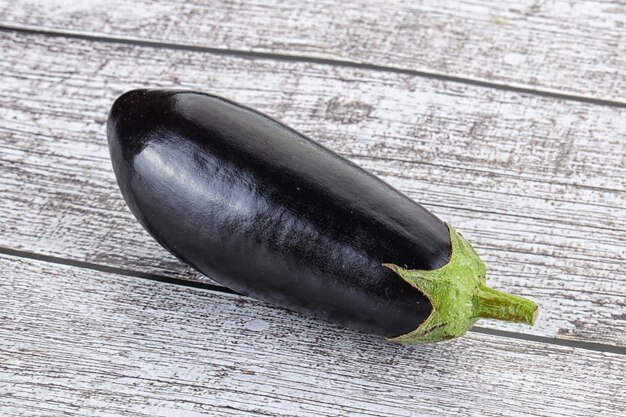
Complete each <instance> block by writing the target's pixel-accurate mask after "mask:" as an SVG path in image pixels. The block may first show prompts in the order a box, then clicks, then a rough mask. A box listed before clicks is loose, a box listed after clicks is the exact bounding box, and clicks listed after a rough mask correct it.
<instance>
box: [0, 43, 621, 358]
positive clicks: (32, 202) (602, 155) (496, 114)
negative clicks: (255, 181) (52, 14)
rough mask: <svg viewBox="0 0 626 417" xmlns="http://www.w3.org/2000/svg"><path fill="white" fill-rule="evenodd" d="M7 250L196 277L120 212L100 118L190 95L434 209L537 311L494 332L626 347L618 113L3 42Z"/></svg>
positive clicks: (439, 85) (1, 148) (233, 61)
mask: <svg viewBox="0 0 626 417" xmlns="http://www.w3.org/2000/svg"><path fill="white" fill-rule="evenodd" d="M0 54H1V55H2V56H3V57H4V59H3V60H2V61H0V107H2V108H3V111H2V112H1V113H0V152H1V153H0V155H1V156H0V171H1V175H0V193H1V194H0V218H2V219H3V221H2V222H1V223H0V246H3V247H6V248H13V249H21V250H26V251H32V252H37V253H42V254H47V255H54V256H60V257H64V258H68V259H77V260H81V261H88V262H92V263H96V264H101V265H110V266H116V267H123V268H129V269H134V270H139V271H143V272H150V273H157V274H165V275H176V276H181V277H183V278H186V279H202V278H201V277H200V276H199V275H198V274H194V273H192V272H190V271H189V270H188V269H187V268H185V267H183V266H182V265H181V264H180V263H179V262H177V261H176V260H174V259H173V258H172V257H171V256H169V255H167V254H166V253H165V251H164V250H162V249H161V248H160V247H159V246H158V245H157V244H156V243H155V242H153V241H152V240H151V239H150V238H149V236H147V234H146V233H144V232H143V231H142V230H141V227H140V226H139V225H138V224H137V223H136V221H135V220H134V218H133V217H132V215H131V214H130V213H129V211H128V210H127V209H126V207H125V205H124V202H123V200H122V198H121V197H120V195H119V191H118V190H117V186H116V184H115V179H114V177H113V175H112V172H111V168H110V162H109V159H108V152H107V149H106V140H105V129H104V123H105V119H106V114H107V111H108V107H109V106H110V104H111V102H112V100H113V99H114V97H115V96H116V95H117V94H119V93H121V92H122V91H124V90H126V89H128V88H132V87H137V86H146V85H147V86H165V87H172V86H183V87H186V88H198V89H205V90H210V91H213V92H215V93H219V94H223V95H226V96H228V97H231V98H233V99H236V100H239V101H242V102H244V103H247V104H249V105H252V106H254V107H257V108H259V109H261V110H263V111H265V112H267V113H269V114H270V115H273V116H276V117H279V118H280V119H282V120H284V121H285V122H287V123H289V124H291V125H292V126H294V127H296V128H298V129H300V130H302V131H304V132H305V133H307V134H310V135H311V136H312V137H314V138H316V139H319V141H320V142H321V143H323V144H324V145H326V146H328V147H330V148H331V149H333V150H335V151H337V152H339V153H341V154H343V155H345V156H347V157H349V158H350V159H352V160H353V161H355V162H357V163H359V164H360V165H362V166H364V167H365V168H367V169H369V170H371V171H373V172H375V173H377V174H379V175H381V176H382V177H383V178H385V179H386V180H387V181H389V182H390V183H391V184H393V185H394V186H396V187H398V188H399V189H401V190H403V191H405V192H406V193H407V194H408V195H409V196H411V197H412V198H415V199H416V200H418V201H421V202H423V203H425V205H427V206H428V207H429V208H431V209H432V210H433V211H434V212H435V213H437V214H438V215H440V216H441V217H443V218H444V219H446V220H448V221H450V222H451V223H452V224H454V225H455V226H456V227H457V228H458V229H459V230H461V231H462V232H464V233H465V235H466V236H468V238H469V239H470V240H471V241H472V242H474V243H475V244H476V246H477V248H478V250H479V252H480V254H481V255H482V256H483V257H484V258H485V260H486V261H487V263H488V265H489V276H490V280H491V284H492V285H493V286H494V287H497V288H500V289H502V290H506V291H510V292H514V293H518V294H521V295H525V296H529V297H531V298H533V299H535V300H536V301H538V302H539V303H540V304H541V306H542V313H541V315H540V318H539V322H538V324H537V326H536V327H535V328H533V329H528V328H526V327H521V326H515V325H509V324H501V323H486V322H484V323H483V325H489V326H491V327H495V328H499V329H509V330H515V331H520V332H533V333H534V334H539V335H545V336H556V337H562V338H570V339H575V340H586V341H593V342H602V343H608V344H613V345H618V346H624V345H626V332H625V331H624V329H625V328H626V320H625V319H624V316H623V311H624V309H625V308H626V305H625V303H626V282H625V277H624V271H623V265H624V259H625V257H626V256H625V254H626V192H625V189H626V164H625V158H626V143H625V142H624V141H623V138H624V137H625V136H626V122H625V120H626V118H625V117H624V116H625V114H626V110H623V109H616V108H602V107H599V106H591V105H585V104H582V103H576V102H567V101H559V100H553V99H548V98H541V97H537V96H532V95H523V94H518V93H512V92H506V91H495V90H488V89H482V88H479V87H472V86H464V85H459V84H455V83H447V82H443V81H437V80H425V79H423V78H420V77H412V76H406V75H398V74H390V73H381V72H374V71H366V70H355V69H351V68H335V67H329V66H325V65H317V64H311V63H296V62H275V61H271V60H258V59H255V60H253V59H243V58H237V57H224V56H215V55H211V54H207V53H198V52H189V51H171V50H158V49H152V48H144V47H136V46H120V45H113V44H102V43H96V42H87V41H78V40H66V39H61V38H56V39H50V38H46V37H41V36H25V35H15V34H13V35H8V34H5V35H4V36H3V38H2V40H0Z"/></svg>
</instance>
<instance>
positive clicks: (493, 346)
mask: <svg viewBox="0 0 626 417" xmlns="http://www.w3.org/2000/svg"><path fill="white" fill-rule="evenodd" d="M0 268H1V269H2V270H3V271H4V272H3V277H2V280H1V281H0V290H1V291H0V305H2V307H3V308H2V312H1V313H0V414H1V415H2V416H3V417H13V416H21V417H23V416H42V415H45V416H49V417H54V416H65V415H72V416H89V417H94V416H120V415H124V416H127V415H133V416H135V415H136V416H151V417H152V416H177V417H178V416H194V417H195V416H198V417H199V416H223V415H237V416H243V415H253V416H259V415H272V416H293V415H297V416H302V417H305V416H316V417H317V416H357V415H358V416H415V415H420V416H458V415H464V416H487V417H489V416H503V415H506V416H524V417H527V416H548V415H549V416H554V417H558V416H584V417H587V416H604V417H609V416H622V415H623V411H624V407H626V390H624V383H625V382H624V375H625V374H626V356H623V355H617V354H609V353H600V352H594V351H589V350H583V349H573V348H568V347H559V346H554V345H549V344H543V343H537V342H528V341H524V340H515V339H509V338H500V337H496V336H488V335H479V334H469V335H467V336H466V337H463V338H461V339H458V340H455V341H453V342H447V343H442V344H437V345H431V346H421V347H403V346H399V345H394V344H391V343H389V342H385V341H384V340H381V339H378V338H376V337H373V336H367V335H363V334H360V333H356V332H353V331H346V330H343V329H340V328H338V327H336V326H333V325H331V324H327V323H322V322H319V321H315V320H311V319H308V318H306V317H302V316H300V315H298V314H295V313H290V312H288V311H284V310H281V309H278V308H274V307H271V306H267V305H265V304H262V303H260V302H257V301H254V300H251V299H247V298H243V297H237V296H230V295H226V294H221V293H213V292H210V291H205V290H199V289H193V288H189V287H184V286H176V285H170V284H162V283H157V282H153V281H149V280H143V279H137V278H130V277H122V276H119V275H114V274H105V273H101V272H96V271H89V270H85V269H81V268H75V267H69V266H63V265H56V264H50V263H45V262H39V261H31V260H25V259H19V258H12V257H6V256H2V257H0Z"/></svg>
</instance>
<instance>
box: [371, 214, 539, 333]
mask: <svg viewBox="0 0 626 417" xmlns="http://www.w3.org/2000/svg"><path fill="white" fill-rule="evenodd" d="M447 226H448V229H449V230H450V242H451V244H452V253H451V255H450V260H449V261H448V263H447V264H445V265H444V266H442V267H441V268H438V269H434V270H430V271H428V270H410V269H404V268H401V267H399V266H397V265H395V264H383V265H384V266H386V267H387V268H389V269H391V270H392V271H394V272H396V273H397V274H398V275H400V277H402V279H404V280H405V281H406V282H408V283H409V284H411V285H412V286H413V287H415V288H417V289H418V290H419V291H421V292H422V293H423V294H424V295H425V296H426V297H428V299H429V300H430V302H431V304H432V305H433V310H432V312H431V313H430V316H428V318H427V319H426V321H424V322H423V323H422V324H421V325H420V326H419V327H418V328H417V329H415V330H413V331H411V332H409V333H406V334H403V335H400V336H397V337H394V338H390V339H389V340H390V341H392V342H398V343H402V344H421V343H429V342H439V341H443V340H448V339H452V338H454V337H458V336H461V335H462V334H464V333H465V332H466V331H467V330H468V329H469V328H470V327H472V325H473V324H474V323H475V322H476V320H478V319H479V318H490V319H497V320H504V321H511V322H518V323H526V324H530V325H532V324H534V323H535V319H536V316H537V308H538V307H537V304H535V303H534V302H532V301H530V300H528V299H526V298H522V297H518V296H516V295H511V294H507V293H503V292H500V291H497V290H494V289H492V288H489V287H487V285H486V284H487V278H486V272H487V269H486V267H485V264H484V262H483V261H482V260H481V259H480V258H479V257H478V254H477V253H476V251H475V250H474V248H473V247H472V245H470V243H469V242H468V241H467V240H465V238H463V236H461V235H460V234H459V233H457V232H456V231H455V230H454V228H452V226H450V225H449V224H448V225H447Z"/></svg>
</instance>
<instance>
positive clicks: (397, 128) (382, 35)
mask: <svg viewBox="0 0 626 417" xmlns="http://www.w3.org/2000/svg"><path fill="white" fill-rule="evenodd" d="M74 3H75V2H68V1H61V0H55V1H53V2H43V1H20V2H11V4H9V2H4V1H3V0H0V56H1V57H2V60H0V109H1V111H0V219H2V222H0V253H4V254H5V256H4V257H3V258H2V259H0V270H1V271H3V275H2V280H1V281H0V286H2V289H1V291H0V304H1V305H2V306H3V311H2V313H0V415H3V416H4V415H7V416H13V415H16V416H17V415H20V416H21V415H67V414H70V415H89V416H93V415H107V416H108V415H129V414H138V415H177V416H178V415H189V416H196V415H223V414H225V413H231V414H239V415H245V414H255V415H258V414H261V415H263V414H268V415H459V414H471V415H490V416H491V415H537V416H542V415H623V411H624V409H625V407H626V398H624V392H625V391H626V382H625V380H624V375H626V365H625V360H624V355H625V354H626V314H625V311H626V272H625V268H624V266H625V265H626V101H624V100H623V93H624V92H625V91H626V82H625V78H624V72H623V68H624V54H623V52H624V51H625V50H626V48H625V43H624V35H623V33H624V30H620V27H621V25H622V23H623V22H624V21H625V17H624V16H625V13H626V12H625V11H624V6H623V5H622V4H619V3H618V2H586V3H585V5H584V6H583V5H579V4H576V5H570V6H568V4H566V3H562V2H556V1H555V2H537V3H536V4H534V5H533V4H530V3H529V4H525V3H524V4H522V3H523V2H519V4H508V3H507V5H506V7H505V6H488V2H482V1H474V2H471V3H470V2H464V3H455V2H437V3H436V4H435V2H432V3H430V4H428V3H423V4H422V3H419V4H417V3H412V4H413V5H412V6H409V5H407V4H400V3H398V4H396V3H394V2H385V4H386V8H385V10H387V11H388V13H387V14H385V15H384V16H382V17H380V16H379V17H378V19H377V18H376V15H375V14H373V13H372V12H371V9H370V8H371V7H376V4H374V3H373V2H368V4H367V6H368V7H364V6H363V5H361V4H360V3H358V4H357V3H354V5H351V6H348V7H344V5H343V4H342V6H338V4H339V3H337V4H334V3H328V4H326V3H324V5H323V7H321V8H320V11H319V14H318V15H317V16H318V19H317V20H314V19H312V18H311V16H312V15H313V14H314V13H315V9H314V8H313V6H311V5H310V4H309V5H307V4H296V3H290V5H285V4H282V3H281V4H273V3H271V2H264V3H262V4H261V3H251V2H248V3H244V2H220V3H218V4H215V5H214V4H213V3H212V4H211V6H210V7H205V6H202V5H200V4H197V3H188V2H179V3H176V2H173V1H158V2H155V1H149V2H148V1H144V2H142V3H134V4H131V3H123V2H113V4H110V3H106V4H105V3H102V2H93V1H88V2H80V3H78V4H74ZM362 3H365V2H362ZM362 6H363V7H362ZM378 8H380V6H379V7H378ZM138 16H139V17H141V18H140V19H139V17H138ZM489 19H495V20H489ZM279 21H280V22H281V23H283V24H278V23H276V22H279ZM492 22H495V23H496V24H491V23H492ZM442 28H444V29H445V28H448V29H450V30H444V31H441V30H442ZM438 30H439V31H441V32H437V31H438ZM390 33H391V34H393V36H390V35H389V34H390ZM437 34H440V35H441V36H436V35H437ZM502 34H505V35H502ZM499 36H506V37H505V38H502V39H501V38H499ZM122 38H123V39H122ZM460 39H461V40H460ZM418 40H423V41H424V43H422V44H420V43H419V42H418ZM435 40H436V41H437V42H438V43H437V42H435ZM164 42H165V43H164ZM417 44H420V45H421V46H420V47H415V45H417ZM511 51H522V52H520V54H521V55H523V56H524V59H522V58H520V57H519V56H517V57H515V59H513V55H510V54H511V53H513V52H511ZM259 52H261V53H259ZM506 54H509V55H506ZM571 54H575V59H573V57H572V55H571ZM285 55H289V57H288V59H287V57H285ZM470 55H471V59H470ZM507 56H508V58H507ZM513 61H515V62H516V64H515V65H511V63H512V62H513ZM539 62H540V63H542V64H541V65H539V64H538V63H539ZM355 63H365V64H367V65H355ZM576 71H578V72H577V73H576ZM442 75H443V77H442ZM476 80H483V81H486V82H485V83H483V85H479V84H480V83H477V82H476ZM138 86H155V87H156V86H161V87H182V88H194V89H202V90H208V91H211V92H214V93H218V94H221V95H225V96H228V97H231V98H233V99H236V100H238V101H241V102H244V103H246V104H249V105H251V106H254V107H256V108H259V109H260V110H262V111H264V112H266V113H268V114H270V115H272V116H275V117H277V118H279V119H281V120H283V121H285V122H287V123H288V124H290V125H292V126H294V127H296V128H298V129H299V130H301V131H303V132H305V133H307V134H308V135H310V136H312V137H314V138H316V139H317V140H319V141H320V142H322V143H323V144H324V145H326V146H328V147H330V148H331V149H333V150H335V151H337V152H339V153H341V154H342V155H344V156H346V157H348V158H349V159H351V160H353V161H354V162H356V163H358V164H359V165H361V166H363V167H365V168H367V169H369V170H370V171H372V172H375V173H376V174H378V175H380V176H381V177H383V178H384V179H385V180H386V181H388V182H390V183H391V184H393V185H394V186H396V187H397V188H399V189H401V190H402V191H404V192H406V193H407V194H408V195H409V196H410V197H412V198H414V199H416V200H418V201H420V202H422V203H424V205H426V206H427V207H429V208H430V209H432V210H433V211H434V212H435V213H437V214H438V215H439V216H440V217H442V218H444V219H446V220H448V221H450V222H451V223H453V224H455V226H456V227H457V229H459V230H460V231H462V232H463V233H464V234H465V235H466V236H467V237H468V238H469V239H470V241H472V242H473V243H475V246H476V247H477V249H478V251H479V253H480V254H481V256H483V258H484V259H485V260H486V262H487V264H488V267H489V280H490V284H491V285H493V286H494V287H497V288H499V289H502V290H506V291H510V292H514V293H517V294H521V295H526V296H529V297H531V298H533V299H534V300H536V301H537V302H538V303H539V304H540V305H541V315H540V318H539V321H538V323H537V325H536V326H535V327H534V328H528V327H525V326H518V325H510V324H503V323H496V322H490V321H482V322H480V327H478V328H476V329H474V331H472V332H470V333H469V334H468V335H467V336H466V337H464V338H463V339H461V340H458V341H455V342H451V343H446V344H441V345H437V346H432V347H419V348H406V347H398V346H394V345H390V344H387V343H384V342H382V341H380V340H377V339H376V338H373V337H369V336H365V335H361V334H359V333H355V332H342V331H341V330H340V329H339V328H337V327H334V326H332V325H328V324H326V323H317V322H314V321H311V320H308V319H306V318H303V317H301V316H298V315H295V314H292V313H288V312H285V311H283V310H280V309H277V308H273V307H270V306H267V305H264V304H262V303H259V302H256V301H253V300H250V299H246V298H244V297H238V296H233V295H230V294H227V293H226V292H224V289H223V288H221V287H220V286H218V285H215V284H213V283H211V281H210V280H209V279H208V278H206V277H203V276H201V275H199V274H197V273H195V272H193V271H191V270H190V269H189V268H187V267H185V266H183V265H181V264H180V263H179V262H178V261H177V260H175V259H174V258H172V257H171V256H170V255H168V254H167V253H166V252H165V251H164V250H163V249H161V248H160V247H159V246H158V245H157V244H156V243H154V242H153V241H152V240H151V239H150V238H149V236H147V234H146V233H145V232H143V230H142V229H141V227H140V226H139V225H138V224H137V223H136V221H135V220H134V219H133V217H132V214H130V212H129V211H128V209H127V208H126V207H125V205H124V202H123V200H122V198H121V196H120V195H119V191H118V190H117V186H116V184H115V178H114V176H113V174H112V171H111V168H110V161H109V159H108V152H107V149H106V140H105V133H104V123H105V120H106V113H107V110H108V107H109V106H110V104H111V102H112V100H113V99H114V98H115V97H116V96H117V95H118V94H120V93H121V92H123V91H125V90H127V89H129V88H133V87H138ZM511 86H518V87H520V89H517V88H512V87H511ZM142 278H145V279H142ZM155 281H161V282H155Z"/></svg>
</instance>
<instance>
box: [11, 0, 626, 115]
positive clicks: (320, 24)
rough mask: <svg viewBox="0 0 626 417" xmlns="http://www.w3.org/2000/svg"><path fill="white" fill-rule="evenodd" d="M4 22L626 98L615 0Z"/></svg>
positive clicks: (41, 12) (173, 0)
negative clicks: (361, 64)
mask: <svg viewBox="0 0 626 417" xmlns="http://www.w3.org/2000/svg"><path fill="white" fill-rule="evenodd" d="M0 24H5V25H14V26H18V27H30V28H34V29H37V30H41V29H51V30H60V31H73V32H79V33H87V34H91V35H97V36H116V37H125V38H132V39H142V40H152V41H163V42H169V43H175V44H182V45H195V46H202V47H209V48H218V49H234V50H242V51H255V52H262V53H272V54H285V55H290V56H307V57H317V58H324V59H333V60H343V61H349V62H355V63H365V64H374V65H382V66H392V67H396V68H402V69H409V70H416V71H423V72H427V73H431V74H435V75H446V76H453V77H460V78H466V79H473V80H485V81H489V82H495V83H499V84H503V85H513V86H521V87H525V88H531V89H538V90H545V91H555V92H562V93H566V94H577V95H581V96H588V97H595V98H600V99H609V100H616V101H620V102H622V103H624V95H625V94H626V72H624V68H625V67H626V54H624V52H625V51H626V36H625V33H626V31H625V29H624V28H625V26H626V5H625V4H624V3H623V2H619V1H600V0H598V1H585V2H572V1H568V0H558V1H536V0H519V1H515V2H493V1H488V0H473V1H471V2H469V1H466V2H458V1H451V0H447V1H411V2H405V1H400V0H398V1H394V0H384V1H383V0H375V1H372V0H357V1H350V2H341V1H328V0H327V1H315V2H308V1H302V0H300V1H291V2H283V1H280V0H271V1H261V2H260V1H257V0H243V1H217V2H210V3H204V2H189V1H185V0H142V1H134V2H127V1H123V0H117V1H110V2H100V1H93V0H92V1H81V2H76V1H72V0H54V1H48V0H21V1H13V0H0Z"/></svg>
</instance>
